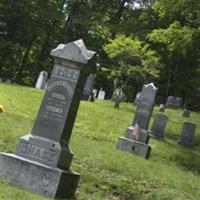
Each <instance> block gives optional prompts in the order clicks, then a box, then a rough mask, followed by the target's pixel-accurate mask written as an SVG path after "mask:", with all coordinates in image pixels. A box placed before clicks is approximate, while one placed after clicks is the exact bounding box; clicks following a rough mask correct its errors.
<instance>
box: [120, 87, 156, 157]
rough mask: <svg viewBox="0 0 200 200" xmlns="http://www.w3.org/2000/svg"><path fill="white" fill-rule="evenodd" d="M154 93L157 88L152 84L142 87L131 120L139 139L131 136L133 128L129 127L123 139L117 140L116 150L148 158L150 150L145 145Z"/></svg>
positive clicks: (133, 135)
mask: <svg viewBox="0 0 200 200" xmlns="http://www.w3.org/2000/svg"><path fill="white" fill-rule="evenodd" d="M156 92H157V88H156V87H155V86H154V84H153V83H150V84H148V85H144V86H143V88H142V91H141V94H140V97H139V98H140V100H139V103H138V104H137V109H136V114H135V118H134V120H133V124H136V123H137V124H139V127H140V132H139V137H136V135H135V134H133V127H134V126H131V127H129V128H128V129H127V130H126V132H125V137H121V138H119V139H118V142H117V148H119V149H121V150H124V151H128V152H131V153H133V154H136V155H139V156H141V157H144V158H148V157H149V155H150V151H151V148H150V146H149V145H148V144H147V143H148V140H149V135H148V132H147V128H148V125H149V120H150V117H151V114H152V111H153V106H154V100H155V96H156Z"/></svg>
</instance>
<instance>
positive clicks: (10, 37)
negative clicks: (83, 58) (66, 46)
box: [0, 0, 200, 109]
mask: <svg viewBox="0 0 200 200" xmlns="http://www.w3.org/2000/svg"><path fill="white" fill-rule="evenodd" d="M199 27H200V1H196V0H170V1H169V0H155V1H153V0H109V1H105V0H60V1H58V0H42V1H41V0H31V1H30V0H17V1H16V0H1V1H0V77H2V78H4V79H7V78H9V79H12V81H13V82H16V83H19V84H25V85H30V86H31V85H34V84H35V81H36V79H37V76H38V74H39V72H40V71H41V70H46V71H48V72H50V71H51V68H52V59H51V57H50V56H49V52H50V50H51V49H52V48H55V47H56V46H57V44H58V43H66V42H69V41H73V40H76V39H79V38H82V39H83V40H84V42H85V43H86V45H87V47H88V48H89V49H91V50H94V51H97V53H98V63H99V64H100V68H99V69H98V75H97V78H96V85H95V87H96V88H98V89H100V88H101V87H102V88H103V89H104V90H106V92H107V97H110V96H111V95H112V92H113V88H114V86H115V87H120V88H122V89H123V91H124V92H125V93H126V95H127V97H128V100H130V101H132V100H133V98H134V96H135V94H136V92H137V91H139V90H140V89H141V87H142V85H143V83H148V82H150V81H153V82H154V83H155V84H156V86H157V87H159V95H160V96H161V97H162V98H161V99H162V101H163V102H165V100H166V98H167V96H168V95H174V96H180V97H183V98H184V100H185V102H186V104H187V105H188V106H190V107H192V108H196V109H197V108H199V105H200V42H199V41H200V28H199Z"/></svg>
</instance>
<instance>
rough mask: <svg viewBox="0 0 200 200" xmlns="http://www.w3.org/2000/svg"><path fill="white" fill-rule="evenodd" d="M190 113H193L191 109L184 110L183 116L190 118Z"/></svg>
mask: <svg viewBox="0 0 200 200" xmlns="http://www.w3.org/2000/svg"><path fill="white" fill-rule="evenodd" d="M190 114H191V111H190V110H184V111H183V115H182V116H183V117H187V118H189V117H190Z"/></svg>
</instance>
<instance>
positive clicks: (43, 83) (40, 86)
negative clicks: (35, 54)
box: [35, 71, 48, 89]
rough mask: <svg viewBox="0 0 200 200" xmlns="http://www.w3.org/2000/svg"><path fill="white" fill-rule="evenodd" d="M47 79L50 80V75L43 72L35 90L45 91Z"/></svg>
mask: <svg viewBox="0 0 200 200" xmlns="http://www.w3.org/2000/svg"><path fill="white" fill-rule="evenodd" d="M47 79H48V73H47V72H46V71H41V72H40V74H39V76H38V79H37V82H36V84H35V88H37V89H45V86H46V83H47Z"/></svg>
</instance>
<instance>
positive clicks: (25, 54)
mask: <svg viewBox="0 0 200 200" xmlns="http://www.w3.org/2000/svg"><path fill="white" fill-rule="evenodd" d="M35 40H36V38H34V39H32V40H30V41H29V44H28V46H27V47H26V50H25V53H24V56H23V57H22V61H21V63H20V64H19V67H18V73H17V77H16V81H17V82H20V80H21V76H22V72H23V70H24V68H25V65H26V64H27V60H28V56H29V53H30V50H31V48H32V46H33V43H34V41H35Z"/></svg>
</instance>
